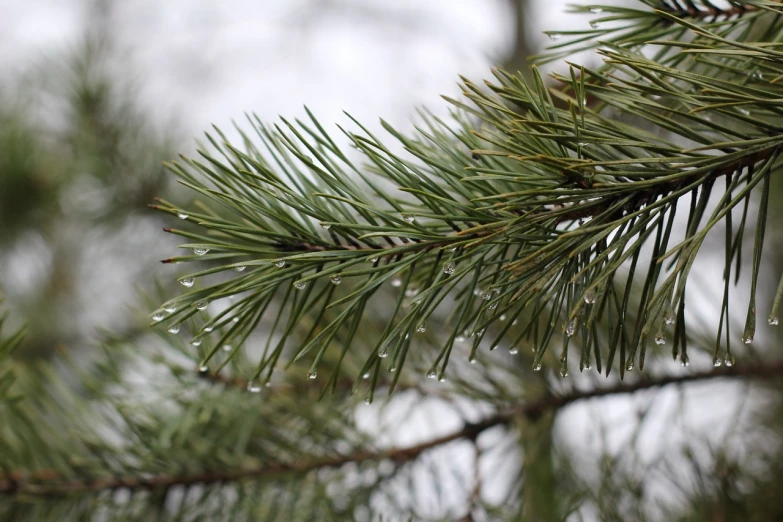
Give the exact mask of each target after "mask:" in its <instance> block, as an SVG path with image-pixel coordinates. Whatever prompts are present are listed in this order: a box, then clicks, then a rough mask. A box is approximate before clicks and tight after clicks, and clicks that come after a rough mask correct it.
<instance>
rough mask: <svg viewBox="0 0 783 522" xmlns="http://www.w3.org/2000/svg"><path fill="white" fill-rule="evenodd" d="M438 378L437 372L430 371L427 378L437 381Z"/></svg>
mask: <svg viewBox="0 0 783 522" xmlns="http://www.w3.org/2000/svg"><path fill="white" fill-rule="evenodd" d="M437 377H438V374H437V373H435V370H430V371H429V372H428V373H427V378H429V379H436V378H437Z"/></svg>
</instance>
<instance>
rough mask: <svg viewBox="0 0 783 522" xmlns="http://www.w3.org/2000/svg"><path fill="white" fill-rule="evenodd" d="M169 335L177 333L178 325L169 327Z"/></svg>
mask: <svg viewBox="0 0 783 522" xmlns="http://www.w3.org/2000/svg"><path fill="white" fill-rule="evenodd" d="M169 333H173V334H178V333H179V325H178V324H172V325H171V326H169Z"/></svg>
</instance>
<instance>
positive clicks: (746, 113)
mask: <svg viewBox="0 0 783 522" xmlns="http://www.w3.org/2000/svg"><path fill="white" fill-rule="evenodd" d="M739 112H740V114H742V115H743V116H750V111H749V110H748V109H746V108H745V107H740V109H739Z"/></svg>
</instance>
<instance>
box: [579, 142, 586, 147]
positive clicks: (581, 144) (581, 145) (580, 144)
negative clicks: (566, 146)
mask: <svg viewBox="0 0 783 522" xmlns="http://www.w3.org/2000/svg"><path fill="white" fill-rule="evenodd" d="M577 145H579V146H580V147H587V142H586V141H580V142H578V143H577Z"/></svg>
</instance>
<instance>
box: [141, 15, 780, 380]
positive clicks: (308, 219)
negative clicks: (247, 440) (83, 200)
mask: <svg viewBox="0 0 783 522" xmlns="http://www.w3.org/2000/svg"><path fill="white" fill-rule="evenodd" d="M650 4H651V5H652V7H654V9H655V10H652V11H638V10H627V9H624V8H605V9H604V11H602V13H603V12H606V13H610V12H611V13H614V14H613V15H612V16H608V17H605V18H606V19H605V21H606V22H617V21H619V20H622V21H623V22H624V23H626V24H627V25H626V27H627V28H628V31H629V32H633V33H634V34H635V35H636V36H635V37H633V38H631V37H619V38H615V39H614V40H611V39H610V40H606V41H602V42H601V45H602V48H601V49H600V50H599V54H600V55H601V56H602V57H603V65H602V66H600V67H598V68H596V69H591V68H587V67H583V66H576V65H572V66H571V67H570V71H569V72H570V74H569V75H568V76H564V75H560V74H555V75H553V78H554V80H555V81H556V82H558V83H559V85H558V86H555V87H552V86H549V85H548V84H547V83H546V82H545V80H544V78H542V77H541V75H540V74H539V73H538V71H537V70H536V69H535V68H534V70H533V76H532V80H530V81H529V82H526V81H525V80H524V79H522V78H521V77H520V76H515V75H511V74H508V73H505V72H503V71H496V72H495V78H496V83H487V86H486V87H480V86H478V85H475V84H474V83H472V82H470V81H467V80H465V81H464V87H465V89H464V90H465V96H466V100H450V101H451V102H452V103H453V104H454V105H455V106H456V108H457V112H456V113H455V118H454V121H453V122H443V121H441V120H439V119H438V118H435V117H433V116H431V115H426V114H425V115H424V117H423V118H422V121H423V125H422V126H421V127H420V128H419V129H418V131H417V133H416V134H415V135H414V136H412V137H409V136H406V135H404V134H402V133H400V132H397V131H395V130H394V129H393V128H391V127H390V126H389V125H387V124H384V128H385V129H386V130H387V131H388V132H389V133H390V134H391V135H392V136H393V138H394V139H395V140H396V141H397V142H398V145H401V146H402V148H403V149H404V153H396V152H393V149H392V148H390V147H389V146H387V145H386V144H385V143H384V140H382V139H380V138H378V137H376V136H374V135H373V134H372V133H370V132H369V131H368V130H367V129H365V128H363V127H361V125H360V124H359V123H358V122H355V123H356V124H357V125H359V127H360V129H361V132H360V133H358V134H356V133H350V132H345V135H346V136H347V137H348V139H349V140H350V142H351V144H352V145H353V146H354V147H355V148H356V149H357V150H358V151H359V152H360V153H361V154H362V155H363V163H361V164H357V163H356V162H354V161H353V160H352V159H350V158H349V156H348V154H347V153H346V152H344V151H343V150H342V149H341V148H340V147H339V146H338V145H337V144H336V143H335V141H334V140H333V139H332V138H331V137H330V135H329V134H328V133H327V132H326V131H325V130H324V128H323V127H322V126H321V125H320V124H319V123H318V122H317V120H316V119H315V118H314V117H312V115H311V114H310V113H309V112H308V115H309V116H310V119H309V121H307V122H301V121H297V122H294V123H291V122H288V121H286V120H283V121H282V126H275V127H273V128H270V127H268V126H265V125H263V124H262V123H261V122H260V121H258V119H251V121H250V123H251V126H252V128H253V130H254V131H255V133H256V135H257V137H256V139H257V140H258V141H259V142H260V144H261V148H260V149H259V148H257V145H256V144H254V139H251V138H250V137H249V136H247V135H245V134H242V137H243V142H244V144H243V145H244V147H243V148H238V147H235V146H232V145H231V144H229V143H227V142H226V140H225V137H224V136H223V135H222V134H221V133H220V131H218V130H216V134H215V135H214V136H213V135H207V138H208V140H209V142H210V144H211V148H210V149H203V150H202V151H201V152H200V155H201V158H200V159H187V158H183V160H182V161H181V162H176V163H172V164H171V165H170V168H171V169H172V170H173V171H174V172H175V173H176V174H177V175H178V176H179V178H180V180H181V181H182V183H184V184H185V185H186V186H188V187H189V188H191V189H192V190H193V191H195V192H196V193H197V194H198V196H199V198H200V199H201V202H199V203H198V204H197V206H196V207H193V208H189V209H184V208H181V207H179V206H177V205H174V204H172V203H168V202H164V201H161V202H160V204H159V205H157V208H159V209H161V210H163V211H166V212H169V213H171V214H174V215H179V216H180V217H183V218H186V221H185V224H186V226H185V227H183V228H182V229H179V228H178V229H169V231H170V232H173V233H175V234H178V235H180V236H182V237H184V238H186V239H188V240H189V242H188V243H186V244H184V245H183V247H184V248H188V249H191V250H192V251H193V253H194V254H193V255H185V256H180V257H176V258H172V259H169V260H167V261H166V262H172V263H179V262H193V261H199V262H203V266H204V269H202V270H200V271H198V272H194V273H191V274H188V275H187V276H185V277H183V278H182V279H181V280H180V281H181V282H182V283H183V284H184V285H185V286H187V287H189V288H190V287H191V286H193V285H194V284H195V282H199V284H198V286H196V287H195V288H194V289H193V290H191V291H189V292H187V293H185V294H184V295H182V296H180V297H177V298H174V299H172V300H170V301H168V302H167V303H165V304H164V305H163V306H162V310H159V311H158V312H156V316H155V318H156V319H162V321H163V323H164V324H166V325H168V326H170V327H173V329H174V330H177V328H178V327H177V325H178V324H179V323H180V322H182V321H183V320H184V319H186V318H189V317H192V316H194V315H196V314H199V313H200V310H201V309H202V308H203V307H204V306H205V303H207V302H211V301H214V300H217V299H222V298H226V297H229V296H238V298H237V299H236V300H235V301H234V302H233V303H232V304H230V305H229V306H228V307H226V308H225V309H224V310H223V311H222V312H220V313H219V314H218V315H216V316H214V317H204V319H203V325H204V326H203V327H202V328H201V329H200V330H196V331H194V332H193V340H194V341H193V342H194V343H195V344H201V347H200V353H201V354H202V357H203V364H204V365H206V364H213V363H214V364H215V365H216V368H217V370H218V371H219V370H220V368H222V367H224V366H225V365H226V364H228V362H229V361H230V359H231V357H232V356H233V354H235V353H237V351H238V350H240V348H238V347H239V346H240V345H241V344H242V343H243V342H244V341H245V340H246V339H247V338H248V337H249V336H250V335H251V333H252V332H253V331H254V330H256V329H257V328H258V327H259V324H260V323H261V321H262V320H266V321H267V323H265V324H267V325H270V324H271V329H270V330H268V331H267V332H266V335H268V336H269V338H270V339H271V338H274V339H275V342H273V343H268V344H267V346H266V349H265V350H264V352H263V354H262V355H261V357H260V360H259V364H258V367H257V370H256V372H255V375H253V376H252V378H253V379H260V380H268V379H269V377H270V376H271V372H272V369H273V368H274V366H275V365H276V364H278V363H279V362H280V361H281V360H283V359H288V360H292V361H298V360H301V359H306V360H307V361H308V362H309V363H310V364H309V366H310V370H309V374H308V375H309V376H310V377H311V378H316V376H317V369H318V367H319V364H320V363H321V361H322V359H323V358H324V357H325V356H327V354H334V357H335V358H336V359H337V361H338V364H337V366H335V367H334V368H335V370H334V371H335V372H336V371H338V370H339V361H340V360H342V358H343V357H344V356H345V354H346V352H347V351H348V350H361V351H362V353H363V356H364V358H365V363H364V365H363V368H362V369H361V371H360V374H359V376H357V382H358V379H359V377H360V376H361V375H364V374H366V373H367V372H370V373H371V374H372V379H371V381H370V382H371V383H372V385H373V386H374V385H376V384H377V383H378V379H379V376H380V371H381V370H382V369H386V370H389V371H391V372H397V373H395V374H394V375H393V376H392V377H391V381H392V383H396V382H397V379H398V378H399V375H400V372H399V371H398V370H401V369H402V367H403V365H404V363H405V361H406V359H407V357H408V355H409V352H410V350H411V347H412V346H416V350H420V349H421V348H420V345H417V344H416V342H415V339H416V336H417V334H419V333H422V332H424V331H426V329H427V328H437V331H438V333H439V335H438V337H437V339H439V342H438V343H437V344H438V346H435V347H434V348H435V349H434V350H433V351H432V353H431V355H430V360H431V367H430V370H429V373H428V375H429V376H431V377H433V378H440V379H442V378H444V375H445V371H446V366H447V364H448V362H449V360H450V358H451V356H452V352H453V349H454V346H455V342H456V341H457V340H461V338H463V337H469V338H471V339H470V341H471V343H472V349H471V350H470V353H469V355H468V358H469V359H470V360H473V359H475V358H476V356H477V353H478V351H479V350H480V349H488V350H492V349H494V348H496V347H497V346H499V345H501V344H503V345H506V346H509V347H511V349H512V350H514V349H518V347H519V346H520V345H523V344H524V345H526V346H532V347H533V349H534V351H535V357H534V360H533V368H534V369H540V368H541V364H542V359H543V357H544V355H545V353H546V352H547V350H548V349H549V348H550V345H551V344H552V343H553V342H557V343H559V344H560V345H561V348H560V353H559V358H560V361H561V365H562V366H561V370H560V372H561V375H567V373H568V371H569V362H568V357H569V344H571V343H572V341H573V340H577V339H578V341H579V342H578V344H579V347H578V350H577V352H578V354H579V363H578V367H579V369H580V370H582V369H585V368H590V367H592V365H593V364H595V365H596V367H597V369H598V370H599V371H603V369H605V371H606V372H607V374H608V372H609V371H610V369H611V368H612V366H613V365H614V364H615V363H616V361H617V359H619V366H620V372H621V375H622V374H623V373H624V371H630V370H633V369H634V368H635V367H636V365H637V364H638V366H639V367H640V368H641V367H643V365H644V362H645V357H646V354H647V350H648V344H649V343H651V342H654V343H655V344H657V345H663V344H666V342H667V340H666V339H667V337H668V336H671V337H672V345H673V354H674V356H675V357H678V356H679V357H680V359H681V360H682V362H683V364H687V363H688V356H687V351H686V348H687V339H688V336H687V330H686V318H687V316H686V313H685V312H686V308H685V303H686V301H685V291H686V286H687V281H688V276H689V273H690V271H691V269H692V267H693V264H694V261H695V259H696V257H697V254H698V252H699V250H700V247H701V245H702V244H703V242H704V241H705V238H706V237H707V235H708V233H709V232H710V231H711V230H713V229H715V227H716V226H717V225H719V224H725V223H731V219H732V213H733V212H741V220H740V224H741V226H740V227H739V228H738V229H737V230H736V232H734V231H731V230H730V229H728V230H727V239H726V251H725V270H724V277H725V279H726V281H729V280H730V279H731V278H732V277H735V278H736V277H738V276H739V268H740V265H741V255H742V251H743V247H742V239H743V235H744V233H745V228H746V225H752V224H753V223H755V234H754V245H755V246H754V248H753V256H752V257H753V259H752V273H751V299H750V302H749V306H748V313H747V318H746V321H745V329H744V334H743V337H742V339H743V342H745V343H750V342H751V341H752V339H753V336H754V332H755V328H756V319H755V314H756V305H757V303H756V297H755V296H756V292H755V289H756V285H757V280H758V273H759V269H760V264H761V249H762V244H763V237H764V226H765V217H766V211H767V206H768V200H769V196H768V195H769V179H770V176H771V175H772V172H773V171H775V170H776V169H777V168H778V166H779V161H778V159H779V155H780V147H781V145H783V137H781V136H780V133H779V131H778V126H777V123H776V120H777V118H778V117H779V112H780V110H781V109H780V107H779V103H778V102H779V100H780V99H781V98H782V97H783V96H781V94H783V92H782V91H781V89H780V87H779V84H778V83H777V82H776V81H775V79H776V78H777V76H778V75H777V74H773V72H776V71H777V68H778V62H779V61H780V60H779V59H778V52H777V51H776V50H775V46H774V45H771V44H768V43H765V42H770V43H771V42H774V41H776V35H777V34H778V32H779V24H778V25H777V26H776V25H775V24H774V23H772V22H768V20H767V18H763V17H762V16H761V14H762V13H763V14H765V15H766V16H770V14H771V17H772V18H776V17H777V16H778V14H777V13H778V12H779V9H780V8H779V6H778V5H770V4H769V3H764V2H759V3H749V4H748V5H747V7H743V8H741V9H740V8H739V7H738V6H739V4H737V6H735V7H736V9H735V8H732V9H731V10H729V11H721V12H719V13H718V12H711V11H710V9H714V8H713V7H712V6H711V5H710V4H708V3H702V4H692V5H691V4H688V6H689V7H688V8H686V9H679V8H678V6H679V4H670V3H665V2H651V3H650ZM587 9H592V11H593V12H594V13H595V12H597V11H596V8H590V7H589V6H588V7H587ZM708 12H710V13H711V14H710V15H709V16H707V15H706V14H705V13H708ZM776 28H777V29H776ZM611 32H612V31H610V30H609V29H607V30H605V31H604V33H605V34H610V33H611ZM640 34H641V35H644V38H643V39H639V38H641V37H640V36H639V35H640ZM751 34H752V35H754V36H755V37H756V38H757V40H754V41H750V40H748V38H746V37H747V36H748V35H751ZM574 35H576V33H574ZM596 35H597V34H596V33H595V32H592V33H590V37H591V38H592V37H593V36H596ZM653 36H654V37H655V38H656V40H655V41H652V42H650V40H651V39H652V37H653ZM667 38H675V39H667ZM591 41H592V40H591ZM580 42H581V40H580V39H576V40H572V41H570V42H566V43H564V44H560V45H558V46H556V47H557V48H563V49H564V50H567V52H573V51H574V50H576V49H577V47H575V46H576V45H581V44H580ZM643 44H644V45H643ZM590 45H594V43H591V44H590ZM649 48H653V49H657V52H656V53H655V54H654V56H653V57H648V56H649V54H650V53H646V54H645V52H646V51H647V50H648V49H649ZM564 52H565V51H564ZM552 56H556V52H555V54H553V55H550V58H551V57H552ZM240 132H242V131H241V130H240ZM394 150H396V149H394ZM719 182H720V183H719ZM719 187H720V188H719ZM751 196H753V197H759V200H760V202H761V203H760V206H759V207H758V209H757V210H756V211H755V212H754V213H755V215H750V216H749V213H750V208H751V207H750V205H749V201H750V198H751ZM678 213H679V215H680V217H677V214H678ZM232 269H233V270H235V271H237V272H236V273H234V272H233V271H232ZM732 271H733V276H732ZM227 275H230V276H227ZM201 281H205V283H204V284H203V285H202V284H201ZM206 281H209V282H206ZM728 291H729V287H728V285H726V287H725V294H724V300H723V308H722V319H721V324H722V326H721V329H722V328H723V325H724V324H725V327H726V335H727V336H728V334H729V322H730V321H729V308H728ZM379 303H381V304H379ZM163 310H169V311H171V313H170V314H169V315H166V314H165V313H164V312H163ZM377 313H380V314H382V318H383V319H382V320H383V321H384V324H385V326H384V328H383V333H382V334H381V335H380V336H379V338H378V339H377V340H376V342H375V343H374V345H373V346H361V347H357V346H354V345H353V344H352V343H351V341H352V340H353V339H354V337H355V334H356V332H357V330H358V329H359V326H360V324H361V322H362V320H363V317H365V316H367V315H368V314H377ZM773 313H774V310H773ZM305 318H307V319H305ZM724 319H725V320H724ZM303 324H307V325H309V326H308V327H307V328H308V330H307V332H306V333H304V334H302V333H301V332H299V330H300V329H301V326H302V325H303ZM670 325H671V326H670ZM268 327H269V326H265V328H268ZM669 330H671V331H669ZM202 341H203V343H202ZM728 341H729V340H728V339H727V342H726V345H725V348H724V346H723V343H722V340H721V335H718V338H717V341H716V345H715V357H716V364H718V362H720V363H723V362H724V361H725V363H726V364H727V365H730V364H733V363H734V356H733V355H731V353H730V344H729V342H728ZM224 345H229V346H230V347H232V348H231V350H230V351H229V352H228V353H227V354H225V353H223V351H221V347H222V346H224ZM722 353H725V357H724V356H722V355H721V354H722ZM329 357H331V355H329ZM384 366H385V368H383V367H384ZM392 388H393V386H392Z"/></svg>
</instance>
